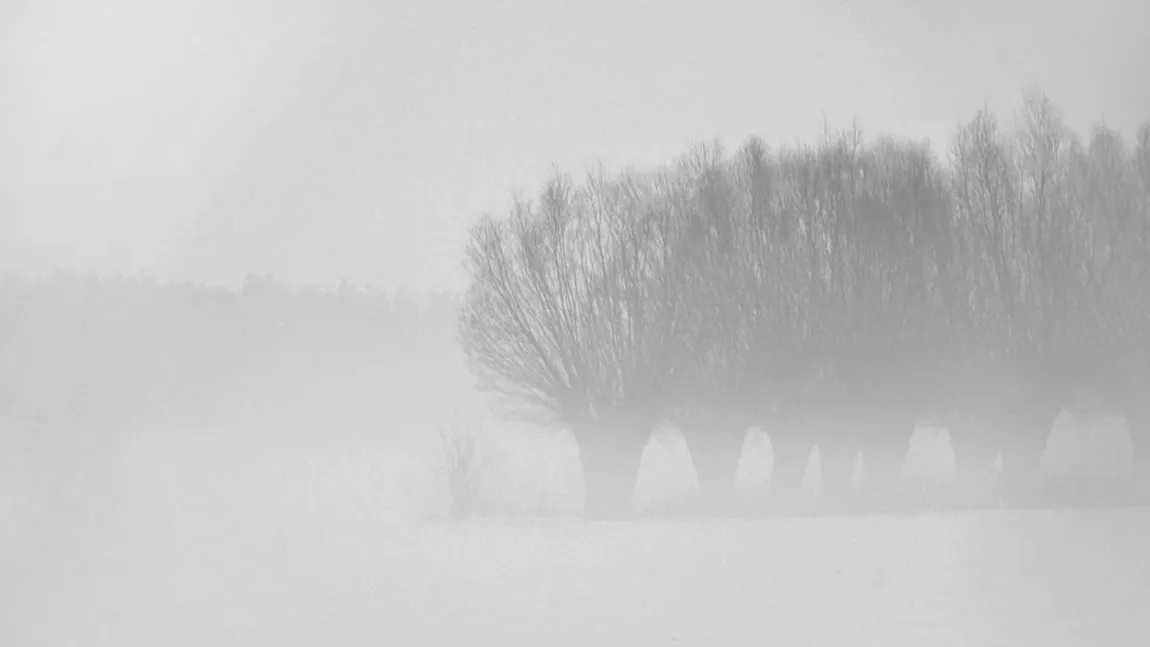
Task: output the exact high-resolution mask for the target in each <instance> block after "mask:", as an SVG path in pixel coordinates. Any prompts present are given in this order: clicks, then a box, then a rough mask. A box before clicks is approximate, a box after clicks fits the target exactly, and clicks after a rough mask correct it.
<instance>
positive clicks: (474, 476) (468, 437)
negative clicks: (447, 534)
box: [438, 421, 492, 519]
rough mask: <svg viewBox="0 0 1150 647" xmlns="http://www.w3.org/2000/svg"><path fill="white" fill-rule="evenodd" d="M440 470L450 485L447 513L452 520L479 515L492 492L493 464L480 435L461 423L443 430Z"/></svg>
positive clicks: (452, 424)
mask: <svg viewBox="0 0 1150 647" xmlns="http://www.w3.org/2000/svg"><path fill="white" fill-rule="evenodd" d="M438 449H439V452H440V460H441V464H440V470H441V473H442V476H443V478H444V479H445V481H446V485H447V513H448V515H449V516H450V517H451V518H452V519H470V518H473V517H475V516H476V515H477V514H478V513H479V512H480V508H481V505H482V503H483V500H484V497H485V495H486V494H487V493H488V492H487V490H488V489H489V485H490V477H491V473H492V469H491V467H492V463H491V460H490V458H489V457H487V456H485V455H483V453H482V451H481V448H480V434H479V433H478V430H477V429H476V428H474V427H463V426H461V425H460V424H459V423H458V421H453V422H451V423H449V424H447V425H444V426H443V427H441V428H440V430H439V447H438Z"/></svg>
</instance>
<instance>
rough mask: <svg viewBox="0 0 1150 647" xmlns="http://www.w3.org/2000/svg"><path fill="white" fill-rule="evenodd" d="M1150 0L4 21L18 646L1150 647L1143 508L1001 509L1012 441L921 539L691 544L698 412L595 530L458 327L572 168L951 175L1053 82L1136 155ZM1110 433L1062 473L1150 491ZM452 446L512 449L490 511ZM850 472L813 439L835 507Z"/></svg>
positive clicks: (1068, 454)
mask: <svg viewBox="0 0 1150 647" xmlns="http://www.w3.org/2000/svg"><path fill="white" fill-rule="evenodd" d="M1147 11H1148V10H1147V9H1146V8H1145V7H1143V6H1141V5H1140V4H1139V3H1135V2H1124V1H1122V0H1101V1H1099V2H1094V3H1083V4H1081V5H1079V6H1074V7H1065V8H1060V9H1059V10H1058V11H1051V10H1048V9H1046V8H1045V5H1042V4H1040V3H1038V2H1037V0H1026V1H1015V2H1008V3H1000V4H993V3H989V2H985V1H980V2H967V3H950V6H943V5H942V4H939V3H926V4H923V5H922V6H917V7H908V6H905V3H898V2H893V1H891V0H877V1H875V2H869V3H847V2H835V1H831V0H819V1H818V2H798V1H797V0H796V1H789V0H788V1H784V2H775V3H761V4H757V5H755V6H749V5H747V3H738V2H734V1H733V0H732V1H730V2H713V3H708V4H702V3H698V4H691V3H684V2H668V3H660V4H657V5H656V4H654V3H650V2H638V1H635V2H619V1H608V0H602V1H599V0H596V1H585V2H579V3H572V4H570V5H569V6H563V7H557V6H544V5H540V4H537V3H529V2H520V1H512V2H499V3H493V2H457V3H451V2H446V1H439V0H436V1H434V2H423V3H408V4H407V5H404V6H400V5H399V4H394V3H390V4H389V3H379V2H369V1H368V0H292V1H287V2H282V1H272V0H218V1H192V0H172V1H167V2H162V3H159V2H154V1H151V0H105V1H103V2H98V3H91V2H83V1H81V0H53V1H48V2H40V1H36V2H33V1H32V0H8V1H6V2H3V3H0V279H2V280H0V645H12V646H13V647H17V646H24V645H29V646H33V645H52V646H55V645H76V644H79V645H93V646H96V645H115V646H117V647H126V646H129V645H157V644H159V645H182V644H186V645H213V646H220V647H226V646H231V645H235V646H241V645H242V646H245V647H247V646H252V645H277V646H281V645H292V644H300V645H315V644H332V645H360V644H363V645H367V644H373V645H378V644H395V645H421V644H428V645H433V644H491V645H505V644H547V645H555V644H581V645H587V644H604V645H607V644H627V645H632V644H745V643H751V642H760V641H761V640H762V639H763V638H767V639H771V638H782V639H783V643H785V644H791V643H806V644H828V645H843V644H849V645H862V644H876V645H879V644H881V645H892V644H908V645H922V644H942V643H959V644H992V643H1001V642H1008V643H1009V644H1041V645H1056V644H1067V645H1081V644H1084V643H1086V642H1096V643H1098V644H1106V645H1121V644H1132V645H1133V644H1143V642H1144V637H1145V636H1146V635H1150V634H1148V632H1150V621H1148V620H1147V619H1146V617H1145V614H1144V613H1141V611H1142V610H1143V609H1146V608H1150V587H1148V586H1147V581H1148V580H1147V578H1150V557H1148V555H1147V552H1146V551H1145V546H1146V541H1147V540H1148V539H1150V513H1148V512H1147V509H1146V508H1140V507H1136V506H1126V507H1120V506H1115V505H1110V506H1101V507H1100V508H1093V509H1073V510H1067V509H1037V510H1026V511H1017V510H1001V509H997V508H1002V507H1005V506H1004V505H1003V504H1001V502H989V503H988V502H987V501H986V500H985V499H986V498H987V497H986V495H985V492H986V491H989V489H990V488H989V486H987V485H986V483H987V482H989V480H990V479H992V478H993V476H987V474H992V473H993V472H994V470H1000V469H1001V467H1002V462H1003V455H1002V453H999V454H998V455H997V456H995V462H994V464H993V465H990V464H988V465H986V466H983V467H985V468H986V470H985V471H986V472H987V474H983V473H981V472H979V473H978V474H973V475H972V474H968V473H966V472H963V471H962V470H960V469H959V468H958V467H956V461H955V452H954V451H953V448H952V447H951V438H950V434H949V432H948V431H947V430H946V429H945V428H942V427H940V426H937V425H931V424H927V423H926V422H923V424H920V425H919V426H918V428H916V429H915V431H914V433H913V434H912V435H909V436H908V437H907V438H906V444H905V450H906V452H905V461H903V462H902V463H901V464H900V465H899V468H900V470H901V474H902V475H903V479H904V482H905V484H909V485H908V487H907V488H906V490H907V491H908V492H910V494H908V495H907V497H908V500H911V502H912V504H913V508H914V511H915V512H916V513H918V514H915V515H905V514H901V513H900V514H871V515H865V516H859V515H856V516H819V515H809V516H807V517H805V518H789V517H788V518H783V517H782V516H781V515H779V516H777V517H776V518H769V519H766V520H764V519H761V518H760V519H754V520H751V519H742V520H722V521H715V522H706V523H704V522H700V521H698V520H692V519H688V518H689V517H691V515H692V514H693V513H694V511H695V509H696V505H697V503H698V501H697V500H698V498H699V484H698V479H697V475H696V472H695V468H694V466H693V463H692V458H691V454H690V453H689V452H688V450H687V446H686V444H685V442H684V440H683V437H682V436H681V435H680V434H679V433H678V431H677V430H676V429H674V428H671V427H663V428H660V429H658V430H657V431H656V432H655V433H654V435H653V437H652V439H651V440H650V442H649V443H647V445H646V448H645V450H644V453H643V456H642V461H641V465H640V470H639V475H638V478H637V484H636V486H635V488H634V490H635V491H634V500H635V501H634V503H635V509H636V511H637V512H638V515H639V517H640V519H639V520H635V521H630V522H626V523H619V524H602V523H590V522H585V521H583V520H581V519H579V518H578V517H579V515H580V514H581V512H582V506H583V501H584V487H585V486H584V483H583V476H582V474H581V473H580V464H579V451H578V449H577V447H576V445H575V443H574V441H573V440H572V438H571V435H570V434H566V433H564V432H561V431H559V432H553V433H548V432H544V431H543V430H541V429H540V428H539V427H537V426H533V425H528V424H524V423H515V422H511V421H508V420H506V419H504V418H503V417H500V416H499V415H497V414H498V412H497V411H496V410H494V409H493V408H492V407H491V406H489V405H490V401H489V400H487V399H485V398H484V397H481V395H480V392H479V390H478V388H477V384H476V379H475V377H474V374H473V372H472V370H471V368H473V367H470V366H469V365H468V363H467V362H466V360H465V357H464V354H463V351H462V349H461V348H460V345H459V343H458V335H457V332H458V330H457V324H458V316H457V315H458V311H457V308H458V305H459V299H460V298H461V297H460V295H461V294H462V293H463V290H464V288H465V286H466V282H467V276H466V273H465V272H464V271H463V269H462V258H463V248H464V242H465V240H466V235H467V227H468V226H469V225H470V224H472V223H473V222H474V221H475V220H476V219H477V217H478V216H480V215H481V214H483V213H488V212H489V213H495V214H500V213H503V212H505V211H506V210H507V207H508V204H509V203H510V201H511V198H512V196H513V195H515V194H516V192H522V193H526V194H533V193H534V192H535V191H536V190H537V189H538V187H539V186H540V184H541V182H542V181H543V180H544V178H545V177H547V176H548V173H549V172H550V171H551V168H552V167H551V165H552V164H554V165H556V166H558V167H559V168H561V169H564V170H568V171H571V172H574V173H576V174H577V173H579V172H580V171H581V170H583V169H584V168H585V167H586V166H588V165H592V164H594V163H599V162H601V163H603V164H604V165H606V166H607V167H609V168H612V169H622V168H627V167H629V166H632V165H634V166H636V167H641V168H647V167H651V166H654V165H657V164H662V163H665V162H667V161H668V160H670V159H672V158H674V157H675V156H676V155H679V154H680V153H681V152H683V151H684V150H686V149H687V148H688V147H689V146H691V145H692V144H694V143H697V142H700V141H707V140H711V139H712V138H715V137H718V138H720V139H722V140H724V141H726V142H728V143H732V144H734V143H736V142H740V141H743V140H744V139H745V138H746V137H747V136H748V135H752V134H759V135H761V136H762V137H763V138H764V140H765V141H767V142H768V143H769V144H770V145H771V146H773V147H774V146H778V145H791V144H792V143H793V142H796V141H804V142H805V141H816V140H818V138H819V137H821V136H822V135H823V134H824V133H825V129H826V128H838V127H848V126H849V125H850V124H851V123H852V122H855V123H857V124H858V125H859V126H861V127H862V128H864V129H865V130H866V131H868V132H875V133H885V132H890V133H896V134H898V135H899V136H902V137H907V138H911V139H915V140H926V141H928V142H930V144H931V146H932V147H933V149H934V151H935V152H936V153H941V152H942V151H944V150H945V149H946V147H947V146H948V145H949V143H950V137H951V135H952V133H953V132H954V130H955V127H956V125H957V124H958V123H960V122H964V121H965V120H966V119H968V118H969V116H970V115H972V114H973V113H974V112H975V111H977V110H978V109H979V108H982V107H983V106H988V107H990V108H991V109H994V110H997V111H1000V112H1002V113H1003V114H1009V113H1010V111H1011V110H1012V109H1013V107H1014V106H1015V105H1016V102H1017V98H1018V92H1019V89H1020V88H1021V87H1022V86H1024V85H1027V84H1040V85H1041V86H1042V87H1043V88H1044V89H1045V91H1046V92H1048V93H1049V95H1050V96H1051V97H1052V99H1053V100H1054V101H1055V102H1056V103H1057V104H1059V105H1060V106H1061V107H1062V108H1063V110H1064V115H1065V121H1066V123H1067V124H1068V125H1069V126H1071V127H1073V128H1074V129H1077V130H1078V131H1081V132H1085V131H1088V130H1089V127H1090V126H1091V125H1092V124H1094V123H1096V122H1104V123H1105V124H1107V125H1108V126H1110V127H1111V128H1113V129H1114V130H1116V131H1118V132H1120V133H1122V134H1124V135H1130V134H1133V133H1134V132H1135V129H1136V128H1137V127H1138V125H1139V124H1141V123H1143V122H1144V120H1145V119H1146V118H1147V117H1148V116H1150V84H1146V83H1145V79H1144V78H1143V77H1144V76H1145V71H1144V69H1143V68H1144V65H1142V63H1143V62H1144V61H1146V60H1150V44H1148V41H1147V39H1145V37H1144V36H1145V34H1144V33H1143V32H1144V31H1145V30H1144V26H1145V25H1146V24H1147V19H1148V18H1150V15H1148V13H1147ZM1109 413H1112V412H1108V414H1107V415H1104V416H1095V417H1091V416H1088V415H1085V414H1082V413H1081V412H1075V413H1074V414H1071V413H1069V412H1067V413H1065V415H1063V416H1061V417H1059V419H1058V420H1057V421H1056V423H1055V424H1054V426H1053V427H1052V429H1051V433H1050V435H1049V437H1048V439H1047V442H1046V444H1045V448H1044V450H1043V452H1042V456H1041V464H1040V465H1039V466H1037V467H1036V469H1038V470H1039V471H1041V473H1042V475H1043V476H1044V477H1049V478H1051V479H1063V480H1067V481H1068V482H1071V483H1078V482H1080V480H1081V479H1082V478H1088V479H1096V480H1099V481H1101V482H1105V483H1110V482H1118V483H1120V484H1121V485H1122V486H1123V487H1124V488H1126V489H1127V490H1128V491H1137V492H1142V493H1144V494H1148V495H1150V478H1148V477H1147V475H1146V474H1135V473H1134V471H1135V469H1134V467H1133V465H1134V463H1135V461H1134V458H1133V457H1134V456H1135V451H1136V447H1135V443H1134V442H1133V441H1132V440H1131V433H1130V430H1129V428H1128V425H1127V423H1126V421H1125V420H1124V419H1119V418H1120V417H1118V416H1114V415H1109ZM1076 416H1077V417H1076ZM451 430H456V431H463V432H465V433H468V434H474V438H475V439H476V440H475V442H476V447H477V451H478V455H480V456H481V457H482V459H483V463H482V464H483V466H484V468H483V470H482V471H481V473H480V474H479V476H481V480H480V481H477V486H476V487H477V489H476V490H475V491H474V496H475V501H474V503H475V505H474V506H473V509H472V510H471V511H472V512H473V513H474V516H475V517H476V518H474V519H470V520H462V521H455V520H450V519H449V517H450V513H451V510H452V508H451V496H450V495H451V480H450V479H451V468H450V456H447V455H445V453H444V447H443V445H442V442H443V439H444V436H443V435H442V434H444V433H447V432H448V431H451ZM771 433H772V430H771V429H768V428H760V429H756V430H753V432H752V433H750V434H748V436H747V439H746V442H745V444H744V446H743V450H742V453H741V454H740V456H739V463H738V470H737V483H736V490H737V498H738V500H739V504H740V505H742V506H745V507H746V509H750V510H755V511H757V512H756V513H755V514H754V515H752V514H748V515H747V516H751V517H753V516H755V515H759V512H761V510H763V509H765V508H766V507H769V505H768V502H769V501H770V497H771V494H772V492H771V478H772V469H773V460H774V449H773V447H772V445H771ZM900 455H901V454H900ZM828 460H829V459H828ZM1009 460H1010V458H1009V457H1008V458H1007V461H1008V462H1009ZM839 467H840V466H838V465H837V464H835V466H834V467H833V468H832V466H831V465H830V464H829V463H828V464H827V465H824V464H823V453H822V452H821V451H820V449H819V448H817V447H816V449H814V450H813V451H812V452H811V454H810V455H809V457H808V460H807V470H806V472H805V474H804V476H803V479H802V488H803V490H804V492H805V494H804V496H805V495H806V494H812V493H813V494H815V498H816V500H817V496H818V493H820V492H822V491H824V490H828V489H831V488H827V487H824V483H823V481H824V477H826V479H827V482H829V479H830V476H831V475H832V473H833V474H837V472H835V470H838V469H839ZM870 469H871V471H872V472H874V471H876V470H874V469H873V466H872V468H870ZM851 470H852V473H851V479H850V482H851V484H852V485H851V487H852V488H853V489H855V490H865V487H866V483H867V482H868V466H867V464H866V461H865V459H864V458H863V457H862V455H861V452H860V454H859V455H858V456H856V457H855V460H854V462H853V463H852V467H851ZM1075 479H1079V480H1075ZM956 492H957V494H956ZM940 493H941V494H940ZM839 494H841V493H838V492H834V491H832V495H834V496H838V495H839ZM828 496H831V495H828ZM976 499H977V500H978V501H979V502H980V504H984V505H981V509H979V510H976V511H972V510H967V511H954V510H949V511H941V509H942V508H946V507H947V506H950V507H952V508H953V507H956V506H954V505H953V504H954V502H955V501H959V502H961V503H965V502H966V501H968V500H976ZM804 501H805V499H804ZM900 503H901V502H900ZM957 507H962V506H957ZM759 516H766V517H770V516H771V515H769V514H766V513H763V514H761V515H759Z"/></svg>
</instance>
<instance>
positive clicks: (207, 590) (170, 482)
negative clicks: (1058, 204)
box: [0, 439, 1150, 647]
mask: <svg viewBox="0 0 1150 647" xmlns="http://www.w3.org/2000/svg"><path fill="white" fill-rule="evenodd" d="M676 447H677V445H675V443H674V442H673V441H672V442H670V443H669V444H661V445H660V444H653V445H652V447H651V448H650V449H649V450H648V454H647V456H646V457H645V459H644V461H645V463H644V472H643V475H642V476H641V479H640V480H641V483H640V487H639V488H638V490H639V492H638V494H637V498H639V499H640V500H641V501H640V502H641V503H643V502H646V503H645V504H648V505H650V504H651V502H652V501H655V500H657V499H658V497H659V496H664V497H665V498H669V497H672V496H673V495H674V493H675V492H681V490H682V488H683V487H684V486H683V485H682V483H681V482H677V484H676V482H672V483H671V484H670V485H667V483H668V481H667V479H668V478H670V476H669V475H673V474H681V473H682V470H681V469H680V468H681V467H682V465H681V462H682V459H683V454H682V453H681V452H680V451H679V449H676ZM504 449H505V452H504V454H502V455H503V456H504V457H506V456H516V455H518V460H519V461H520V463H519V464H520V467H521V468H523V469H520V470H519V471H518V473H514V472H515V471H514V470H510V472H509V473H514V474H512V476H507V477H505V478H507V479H510V481H508V482H506V483H505V485H515V486H516V487H518V488H519V491H520V492H521V493H524V492H525V493H527V494H524V496H525V497H526V498H528V499H530V498H538V497H539V496H543V495H546V496H548V497H552V498H553V499H555V500H556V501H558V502H559V503H556V504H555V506H556V508H558V509H562V508H564V507H566V506H568V505H569V503H570V501H571V500H572V499H571V496H572V495H573V491H572V490H573V486H568V485H563V483H570V480H569V478H570V477H571V476H572V469H573V467H572V463H571V462H570V460H569V459H570V458H572V457H571V456H570V454H569V453H568V454H563V453H562V452H558V453H556V452H551V453H548V454H547V455H546V456H547V457H546V459H544V458H545V457H544V456H542V455H539V454H535V455H532V454H530V453H529V452H526V450H524V449H523V446H520V447H518V448H514V447H511V448H508V447H505V448H504ZM680 449H681V448H680ZM409 450H410V451H407V452H406V453H405V452H399V451H396V450H395V449H394V448H386V449H385V448H380V447H375V448H372V447H366V446H359V447H344V448H342V449H333V448H330V447H327V448H324V449H323V450H322V451H321V450H320V449H318V448H317V447H315V446H311V447H309V446H298V447H294V448H291V447H280V448H277V449H275V450H272V449H269V448H268V446H267V445H266V444H261V443H255V442H252V443H249V444H246V445H245V444H241V443H236V442H230V444H228V445H227V446H222V445H217V446H212V445H209V444H203V443H192V442H190V441H189V442H185V443H183V444H172V443H171V442H168V441H165V442H164V443H161V442H159V441H156V440H144V439H141V440H139V441H138V442H135V443H134V444H131V445H129V446H127V447H125V448H123V450H122V451H120V452H118V453H117V454H116V455H115V456H114V457H111V458H109V459H108V460H107V461H106V463H105V464H104V465H103V467H102V468H99V469H97V468H96V467H92V468H91V471H90V472H88V473H72V474H71V475H70V476H69V477H68V478H67V479H62V477H61V476H60V475H59V474H47V475H45V474H40V473H39V472H38V471H37V469H36V468H34V467H33V466H31V465H27V464H21V463H19V462H18V461H13V460H7V462H6V464H5V469H4V470H3V472H2V474H0V478H2V482H3V484H4V485H5V486H6V487H5V488H4V491H5V492H7V495H6V498H5V499H4V500H3V501H0V503H3V506H4V513H5V514H4V515H3V517H2V519H3V521H2V522H0V645H6V646H7V645H11V646H13V647H23V646H25V645H27V646H29V647H31V646H37V645H53V646H54V645H84V646H89V645H91V646H98V645H110V646H111V645H114V646H116V647H128V646H132V645H149V646H152V645H172V646H175V645H197V646H201V645H211V646H212V647H224V646H230V645H236V646H241V645H242V646H244V647H252V646H258V645H275V646H276V647H284V646H288V645H309V646H310V645H332V646H335V645H341V646H342V645H403V646H405V647H406V646H413V647H414V646H418V645H509V646H510V645H541V646H543V645H545V646H547V647H552V646H557V645H629V646H630V645H675V644H681V645H705V646H708V647H710V646H722V645H762V644H776V645H806V644H814V645H848V646H852V647H854V646H862V645H882V646H884V647H885V646H890V645H915V646H920V645H947V644H955V645H995V644H1001V645H1011V646H1018V645H1043V646H1049V645H1075V646H1080V645H1108V646H1113V645H1142V644H1146V640H1147V636H1150V614H1147V613H1146V610H1147V609H1150V550H1148V549H1147V547H1148V546H1150V510H1148V509H1134V508H1130V509H1111V510H1079V511H1050V512H1044V511H1033V512H979V513H963V514H942V515H929V516H919V517H905V516H904V517H899V516H889V517H882V516H871V517H863V518H850V519H845V518H844V519H794V520H768V521H745V522H689V521H639V522H635V523H626V524H587V523H583V522H581V521H577V520H571V519H556V520H547V521H516V520H490V521H475V522H467V523H461V524H453V523H446V522H434V521H427V520H425V519H423V520H421V519H420V517H421V516H422V515H423V514H424V513H425V512H426V511H427V510H428V501H429V497H432V496H433V492H434V488H433V487H432V485H433V484H432V483H431V482H430V481H428V476H429V470H428V469H427V464H426V458H427V456H426V454H421V453H420V452H419V451H415V450H414V449H412V448H409ZM516 452H518V454H516ZM556 456H558V457H556ZM748 456H750V454H748ZM677 461H678V462H677ZM747 461H749V462H747ZM753 462H754V457H753V456H750V458H746V459H745V463H746V465H744V470H743V471H744V473H745V474H752V473H753V471H754V470H753V465H752V463H753ZM943 462H945V461H943ZM528 465H530V466H532V467H533V469H534V470H535V471H533V472H532V471H530V470H527V469H526V468H525V467H524V466H528ZM748 466H749V467H748ZM752 477H753V474H752ZM748 478H750V477H748ZM672 481H673V479H672ZM545 482H552V483H559V485H556V486H554V487H552V488H550V489H549V490H548V489H546V488H544V487H543V483H545ZM660 483H662V486H660ZM531 487H536V488H540V492H542V493H543V494H542V495H541V494H539V493H531V492H530V489H531ZM660 487H662V489H661V490H660ZM54 488H55V489H54ZM660 492H662V493H663V494H662V495H660ZM668 492H669V493H671V494H667V493H668ZM644 497H646V498H644ZM563 501H567V502H568V503H563Z"/></svg>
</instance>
